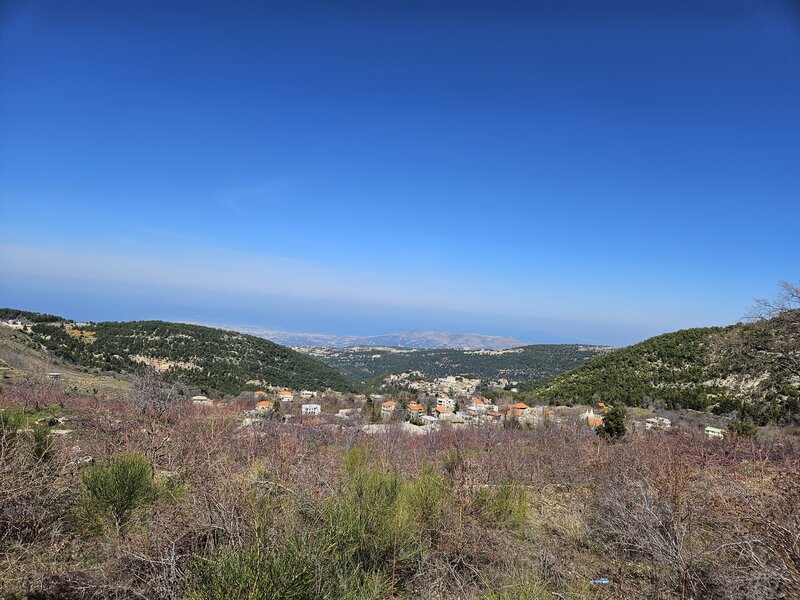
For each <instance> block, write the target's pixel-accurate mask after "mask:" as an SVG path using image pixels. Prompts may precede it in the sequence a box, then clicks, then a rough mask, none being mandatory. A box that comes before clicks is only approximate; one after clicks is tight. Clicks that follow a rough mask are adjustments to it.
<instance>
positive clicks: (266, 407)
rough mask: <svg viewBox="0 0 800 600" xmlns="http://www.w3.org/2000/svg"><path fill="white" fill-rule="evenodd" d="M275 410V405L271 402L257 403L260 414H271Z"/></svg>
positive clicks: (262, 401)
mask: <svg viewBox="0 0 800 600" xmlns="http://www.w3.org/2000/svg"><path fill="white" fill-rule="evenodd" d="M273 408H275V404H274V403H272V402H270V401H269V400H261V401H260V402H256V410H257V411H258V412H262V413H263V412H270V411H271V410H272V409H273Z"/></svg>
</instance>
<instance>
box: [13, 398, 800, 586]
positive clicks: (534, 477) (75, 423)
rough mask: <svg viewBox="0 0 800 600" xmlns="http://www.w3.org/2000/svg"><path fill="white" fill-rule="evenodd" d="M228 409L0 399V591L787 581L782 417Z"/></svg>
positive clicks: (791, 471)
mask: <svg viewBox="0 0 800 600" xmlns="http://www.w3.org/2000/svg"><path fill="white" fill-rule="evenodd" d="M32 396H34V397H36V398H37V404H36V406H35V407H34V406H32V403H31V401H30V398H31V397H32ZM242 416H243V415H242V412H241V410H240V409H238V408H237V407H236V406H234V405H232V404H229V405H222V406H219V407H217V408H215V409H213V410H209V409H207V408H206V407H196V406H193V405H192V404H191V403H189V402H186V401H185V400H184V401H183V402H181V401H177V402H175V403H173V404H171V405H170V406H169V410H168V411H166V412H161V411H151V410H147V409H146V410H144V411H143V410H142V404H141V402H139V401H138V399H137V398H136V396H135V394H133V395H131V396H129V397H126V398H121V399H119V400H118V401H113V400H99V399H97V398H94V397H82V396H79V395H75V394H64V393H61V392H59V391H58V390H57V389H56V388H47V389H46V390H39V391H37V390H36V389H35V385H34V386H31V385H22V386H17V387H14V388H11V389H8V390H6V391H5V392H4V393H3V394H0V453H1V454H0V455H1V456H2V457H3V462H2V465H3V468H2V469H0V597H3V598H30V599H33V598H52V599H55V598H59V599H66V600H88V599H90V598H115V599H119V600H122V599H136V598H139V599H141V598H148V599H155V600H190V599H191V600H222V599H232V600H251V599H252V600H257V599H258V600H261V599H264V600H287V599H295V600H317V599H318V600H341V599H347V600H389V599H394V600H410V599H412V598H419V599H422V600H434V599H435V600H523V599H525V600H546V599H547V600H552V599H553V598H564V599H570V600H611V599H619V598H625V599H630V600H639V599H642V600H645V599H647V600H650V599H654V598H660V599H667V598H686V599H689V598H692V599H694V600H719V599H722V598H725V599H727V600H768V599H778V598H783V599H789V598H798V597H800V547H799V546H798V537H797V532H798V531H799V530H800V520H799V519H800V476H799V475H800V473H799V472H798V465H800V461H798V458H800V447H798V439H797V437H796V436H792V435H791V434H789V433H788V431H787V432H776V435H775V437H773V438H772V439H770V440H767V439H744V438H739V437H737V436H726V438H725V439H721V440H713V439H710V438H708V437H706V436H704V435H703V434H702V433H701V432H699V431H697V430H691V429H685V430H675V431H672V432H657V431H654V432H648V433H641V434H630V435H629V436H627V437H626V439H625V440H623V441H622V442H619V443H608V442H606V441H604V440H602V439H601V438H600V437H598V436H597V435H595V433H594V432H593V431H592V430H591V429H590V428H588V427H586V426H582V425H578V424H573V425H567V424H564V425H563V426H561V425H557V424H553V425H551V426H544V425H543V426H540V427H533V428H515V427H510V428H505V427H493V428H488V429H475V428H462V429H449V428H448V429H442V430H439V431H434V432H432V433H430V434H429V435H425V436H417V435H404V434H403V433H402V432H401V431H400V430H398V429H395V428H387V429H385V430H383V431H379V432H374V433H372V434H371V435H366V434H364V433H358V431H357V430H356V429H354V428H352V427H348V426H342V428H330V427H322V426H317V425H313V424H310V423H307V424H303V423H302V422H300V421H297V420H295V421H290V422H288V423H281V422H280V421H279V420H270V421H269V422H268V423H266V424H264V426H262V427H258V428H253V427H242ZM65 419H66V421H65ZM62 422H63V424H62ZM65 425H66V426H67V427H68V428H69V429H70V430H71V432H69V433H65V432H64V431H63V427H64V426H65ZM59 430H61V432H60V433H56V432H58V431H59Z"/></svg>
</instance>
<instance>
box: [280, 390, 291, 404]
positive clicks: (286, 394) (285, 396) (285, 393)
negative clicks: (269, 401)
mask: <svg viewBox="0 0 800 600" xmlns="http://www.w3.org/2000/svg"><path fill="white" fill-rule="evenodd" d="M278 400H280V401H281V402H290V401H291V400H294V394H292V392H290V391H289V390H282V391H280V392H278Z"/></svg>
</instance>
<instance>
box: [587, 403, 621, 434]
mask: <svg viewBox="0 0 800 600" xmlns="http://www.w3.org/2000/svg"><path fill="white" fill-rule="evenodd" d="M627 414H628V411H627V410H626V409H625V405H624V404H622V403H617V404H614V406H613V407H612V408H611V410H609V411H608V412H607V413H606V414H605V416H604V417H603V424H602V425H600V427H598V428H597V429H595V431H596V432H597V435H599V436H600V437H602V438H605V439H607V440H610V441H616V440H620V439H622V438H623V437H625V434H626V433H627V431H628V430H627V428H626V427H625V417H626V416H627Z"/></svg>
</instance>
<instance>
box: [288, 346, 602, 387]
mask: <svg viewBox="0 0 800 600" xmlns="http://www.w3.org/2000/svg"><path fill="white" fill-rule="evenodd" d="M302 351H303V352H307V353H308V354H310V355H311V356H314V357H316V358H319V359H320V360H322V361H324V362H325V363H327V364H328V365H330V366H332V367H334V368H335V369H337V370H338V371H340V372H341V373H343V374H344V375H345V376H346V377H347V378H348V379H350V381H352V382H354V383H364V382H367V381H369V380H371V379H375V378H376V377H380V376H383V375H387V374H389V373H401V372H403V371H420V372H422V374H423V375H424V376H425V377H426V378H429V379H433V378H436V377H445V376H447V375H461V376H467V375H471V376H477V377H479V378H481V379H484V380H489V379H498V378H501V377H503V378H506V379H510V380H513V381H541V380H544V379H547V378H550V377H553V376H554V375H557V374H559V373H563V372H564V371H567V370H569V369H573V368H575V367H577V366H579V365H582V364H583V363H585V362H586V361H587V360H590V359H592V358H594V357H596V356H599V355H601V354H604V353H606V352H608V351H609V348H608V347H605V346H579V345H574V344H538V345H532V346H521V347H519V348H511V349H509V350H454V349H430V350H422V349H402V348H388V347H356V348H303V349H302Z"/></svg>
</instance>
